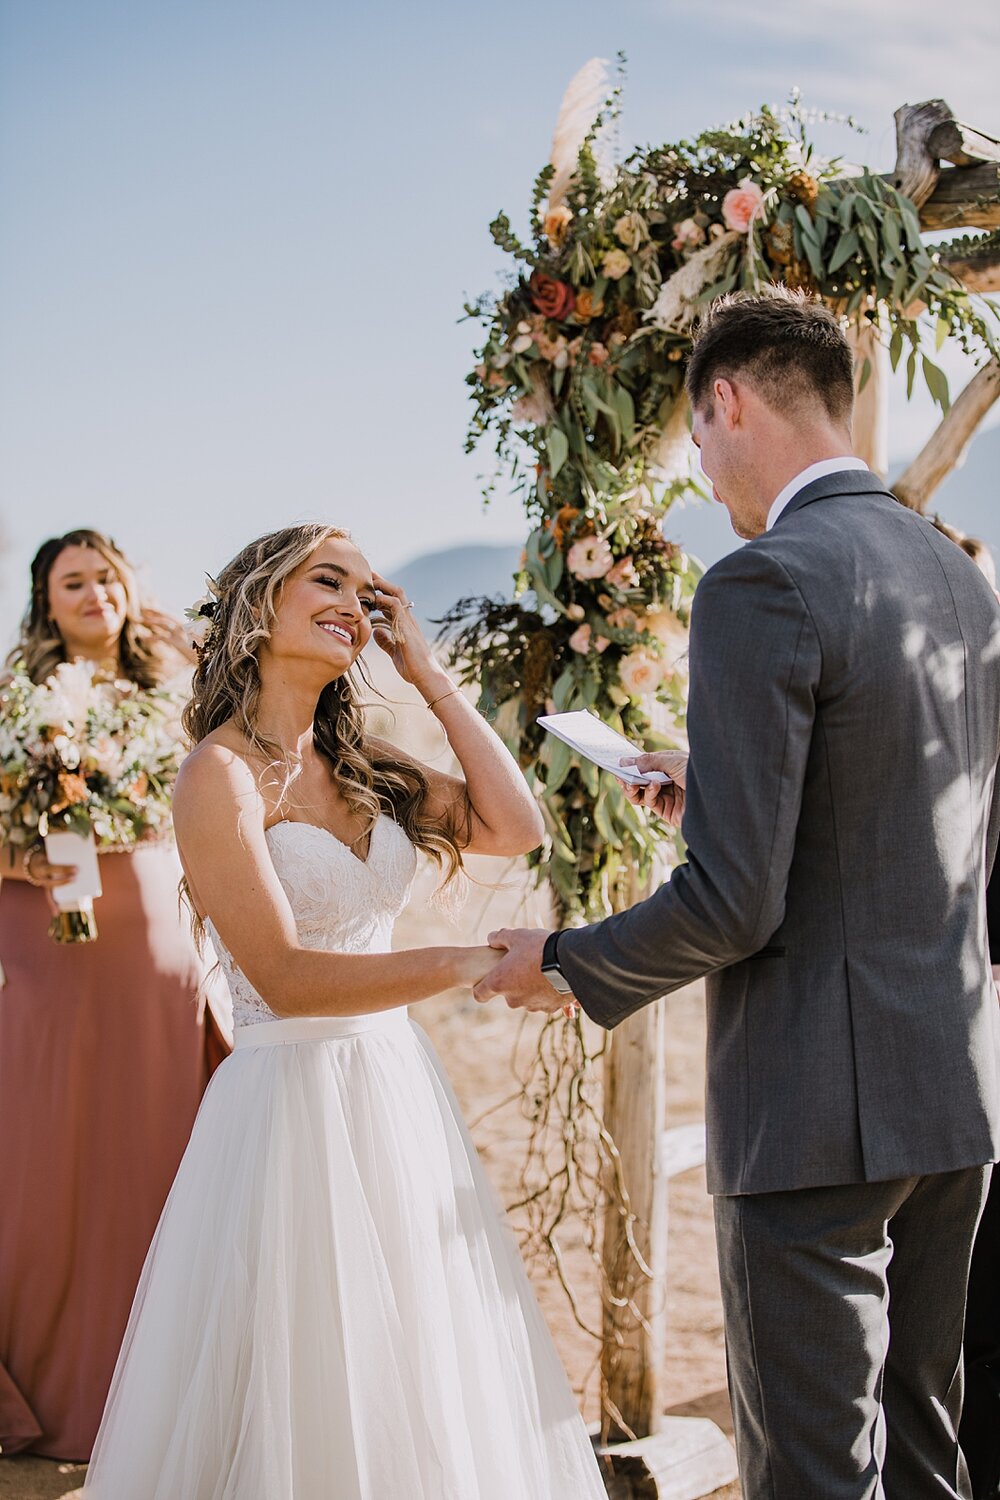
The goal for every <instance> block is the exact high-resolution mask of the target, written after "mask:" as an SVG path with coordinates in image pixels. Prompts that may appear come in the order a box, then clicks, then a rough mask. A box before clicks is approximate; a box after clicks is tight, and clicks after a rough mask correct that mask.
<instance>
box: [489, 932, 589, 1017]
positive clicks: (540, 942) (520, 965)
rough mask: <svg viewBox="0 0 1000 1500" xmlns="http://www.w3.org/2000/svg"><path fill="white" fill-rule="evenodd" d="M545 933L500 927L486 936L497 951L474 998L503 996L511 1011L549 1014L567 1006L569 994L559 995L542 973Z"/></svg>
mask: <svg viewBox="0 0 1000 1500" xmlns="http://www.w3.org/2000/svg"><path fill="white" fill-rule="evenodd" d="M548 935H549V934H548V933H547V932H545V931H544V930H540V929H538V928H527V927H503V928H501V929H500V930H499V931H498V932H491V933H490V935H489V937H488V938H487V940H486V941H487V942H488V943H489V945H490V947H491V948H496V949H497V950H498V963H497V966H496V968H495V969H491V970H490V972H489V973H488V974H487V975H486V976H485V978H483V979H481V980H480V981H479V983H478V984H477V985H476V987H475V989H474V990H473V991H472V993H473V995H474V996H475V997H476V999H477V1000H480V1001H485V1000H492V998H493V996H494V995H503V997H504V999H505V1000H506V1002H507V1004H508V1005H509V1006H510V1008H511V1010H540V1011H544V1012H546V1013H547V1014H550V1015H551V1014H552V1013H553V1012H555V1011H558V1010H566V1009H568V1007H569V1005H570V1004H573V1003H574V1002H573V997H572V995H561V994H560V993H559V991H558V990H555V989H553V988H552V986H551V984H549V981H548V980H547V979H546V977H545V975H544V974H543V973H542V950H543V949H544V947H545V939H546V938H547V937H548ZM500 955H502V956H500Z"/></svg>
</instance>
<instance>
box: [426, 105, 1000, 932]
mask: <svg viewBox="0 0 1000 1500" xmlns="http://www.w3.org/2000/svg"><path fill="white" fill-rule="evenodd" d="M614 108H615V100H612V101H609V104H608V106H607V107H606V110H605V111H604V112H603V113H602V116H601V117H600V118H599V120H598V121H597V122H596V123H595V128H594V130H592V131H591V132H590V134H589V135H588V136H587V138H586V140H585V141H584V142H583V144H582V147H581V149H580V153H579V159H578V163H577V170H576V173H575V175H574V177H573V178H572V180H571V182H570V184H569V188H568V190H567V193H566V196H565V199H564V200H563V201H560V202H557V203H553V202H552V201H551V197H550V189H551V185H552V180H553V172H552V168H551V167H546V168H545V169H543V171H542V172H541V173H540V174H539V176H538V178H537V179H536V181H535V184H534V188H533V191H532V199H531V234H530V238H528V239H524V238H521V237H519V236H518V235H516V234H515V233H514V231H513V229H512V227H511V224H510V221H509V219H508V218H507V216H506V215H504V214H500V215H498V216H497V218H496V219H495V220H494V221H493V224H492V225H491V233H492V235H493V239H494V241H495V243H496V244H497V245H498V246H499V247H500V248H501V249H502V250H503V251H504V252H505V254H507V255H509V256H510V257H511V260H512V262H513V273H514V274H513V278H512V281H511V284H510V285H509V286H508V288H507V290H506V291H505V292H504V293H503V294H502V295H501V296H500V297H499V298H497V299H496V300H493V299H489V298H483V299H480V301H478V302H476V303H473V304H470V305H468V306H467V307H466V309H465V311H466V315H467V316H469V317H471V318H474V319H476V320H477V321H479V322H480V323H481V325H482V326H483V329H484V341H483V343H482V345H481V347H480V349H479V351H478V356H477V357H478V363H477V365H476V368H475V370H474V372H473V373H471V374H470V375H469V376H468V384H469V386H470V391H471V396H472V401H473V414H472V418H471V421H470V425H469V433H468V443H467V446H468V448H469V449H470V450H471V449H473V448H475V447H476V446H478V445H479V444H480V443H481V442H483V441H486V440H490V441H492V443H493V449H494V457H495V460H496V466H497V471H498V472H502V473H505V474H506V475H507V476H508V477H509V478H510V480H511V482H512V483H513V485H514V487H515V489H516V490H518V491H519V492H520V494H521V497H522V499H523V502H524V505H525V509H526V511H527V514H528V516H529V519H530V521H531V523H532V527H533V529H532V531H531V534H530V536H529V538H528V542H527V545H526V548H525V554H524V559H523V564H522V571H521V573H520V575H519V580H518V588H519V590H520V597H521V599H522V600H523V601H524V602H517V603H515V604H513V605H505V606H501V605H499V604H497V603H496V602H495V601H489V600H481V601H472V600H466V601H463V603H462V605H460V606H457V607H456V610H455V611H453V612H452V615H451V616H450V617H449V620H448V622H447V626H446V630H447V631H450V632H451V633H452V634H453V636H454V640H453V646H454V650H455V655H456V660H457V661H459V662H460V663H461V669H462V671H463V672H464V673H465V676H466V678H467V679H468V680H470V681H475V682H477V683H478V684H479V686H480V695H481V696H480V705H481V707H482V709H483V711H484V712H486V713H487V714H488V715H490V717H491V718H493V719H494V722H495V723H496V724H497V726H498V729H500V731H501V733H502V734H503V736H504V738H505V739H506V740H507V742H508V743H509V744H510V746H511V748H512V749H513V750H515V752H516V753H517V755H518V757H519V759H520V763H521V765H522V766H523V767H524V769H525V771H526V773H527V774H528V776H529V778H530V779H532V780H533V782H534V783H535V784H536V785H537V787H538V790H539V793H540V796H541V799H542V805H543V807H544V809H545V816H546V822H547V829H548V839H547V844H546V847H545V849H544V850H543V852H542V855H541V856H540V858H539V869H540V872H541V873H543V874H544V875H546V876H547V877H548V878H549V879H550V880H551V881H552V884H553V886H554V889H555V891H556V893H557V895H558V897H559V900H560V901H561V903H562V905H563V907H564V910H565V911H566V912H567V913H570V914H578V915H586V916H587V917H589V918H593V917H594V916H599V915H602V914H603V913H605V912H607V911H609V910H611V909H612V908H613V907H614V906H615V904H616V903H617V900H618V895H617V889H618V885H619V882H620V881H621V880H622V879H623V878H624V875H625V874H626V873H627V872H628V871H629V870H630V869H635V868H638V870H639V872H640V874H641V873H644V872H645V871H647V870H648V869H649V868H650V862H651V859H652V855H653V852H654V847H655V840H656V838H657V837H658V836H660V835H659V834H654V833H653V832H651V831H650V829H649V828H648V827H647V826H646V824H645V822H644V821H643V820H642V819H641V817H639V816H638V815H637V814H636V813H635V811H634V809H633V808H632V807H631V806H630V805H629V804H628V802H627V801H626V800H625V798H624V796H623V794H622V792H621V789H620V787H619V785H618V783H617V782H615V781H614V780H613V779H612V778H610V777H600V776H599V775H598V773H597V772H596V770H595V769H594V767H593V766H590V765H589V764H580V763H579V762H577V761H575V760H574V759H573V758H572V756H570V755H568V752H567V751H566V749H565V747H560V746H558V745H556V744H555V743H554V742H553V741H552V740H551V738H550V737H545V736H542V735H541V734H540V733H539V731H538V728H537V725H536V723H535V719H536V717H537V715H538V713H540V712H542V711H544V710H545V709H546V708H548V709H551V708H552V707H553V706H554V707H556V708H558V709H570V708H591V709H593V710H594V712H596V713H598V714H599V715H600V716H601V717H602V718H604V719H605V720H607V722H609V723H612V724H614V725H615V727H616V728H619V729H621V730H623V732H624V733H626V734H628V735H630V736H632V737H633V738H635V739H637V740H639V741H641V742H643V743H644V744H646V745H652V744H654V743H656V742H657V735H658V734H659V736H660V739H661V740H662V742H664V743H677V739H678V735H679V734H680V733H681V724H682V721H683V710H684V673H683V660H682V658H683V652H682V650H681V651H678V649H676V646H677V642H678V641H682V637H683V630H684V627H685V625H686V622H687V617H688V609H689V605H690V600H691V596H692V594H693V591H694V587H695V584H696V581H697V575H698V568H697V564H695V563H693V562H692V560H690V559H688V558H686V557H684V555H683V554H682V553H681V552H680V550H679V549H678V548H676V547H672V546H671V544H670V543H668V542H665V541H664V539H663V535H662V523H663V520H664V517H665V515H666V513H667V511H668V509H669V506H670V504H671V503H672V501H673V500H674V499H675V498H677V496H678V495H679V494H682V493H685V492H690V491H692V490H696V489H697V486H696V483H695V481H694V480H692V478H691V475H690V470H689V464H688V461H687V460H686V459H685V460H684V461H683V462H682V463H681V464H680V465H679V466H678V465H677V464H676V462H674V461H673V459H675V457H676V445H674V448H675V451H674V455H673V459H672V458H671V455H669V454H667V453H665V450H664V435H665V433H666V434H667V435H668V436H669V437H671V438H673V437H675V436H676V435H677V432H678V427H679V423H678V420H675V419H677V418H679V417H680V416H682V414H683V408H682V407H681V405H680V403H681V402H683V400H684V394H683V379H684V369H685V363H686V360H687V357H688V354H689V352H690V348H691V332H692V327H693V325H694V323H695V321H696V319H697V317H698V314H699V311H700V309H701V307H702V306H703V305H704V304H705V303H707V302H709V301H710V300H711V299H712V298H714V297H716V296H719V295H721V294H723V293H724V292H728V291H731V290H734V289H737V288H741V289H748V290H756V289H760V288H762V287H764V286H767V285H769V284H773V283H774V282H783V283H784V284H785V285H787V286H790V287H792V288H803V289H805V290H807V291H809V292H811V293H813V294H816V295H819V296H821V297H822V298H823V299H824V300H825V301H826V302H828V303H829V304H830V305H831V306H833V307H834V308H835V309H836V310H838V311H839V313H840V314H841V316H842V317H843V319H844V322H845V324H849V323H855V324H859V323H861V322H863V321H864V322H868V323H871V324H874V325H875V327H876V328H877V329H878V330H879V331H880V333H881V334H882V336H883V337H884V339H885V340H886V342H887V344H888V348H889V355H890V359H891V362H892V366H893V368H894V369H895V368H897V367H898V365H899V363H900V360H901V359H902V358H903V356H904V354H905V355H906V376H907V392H908V394H909V393H911V392H912V390H913V387H914V383H915V381H916V379H917V376H918V374H919V375H921V376H922V378H923V380H924V382H925V383H926V386H927V389H928V390H929V392H930V394H931V396H932V397H933V399H934V400H935V401H936V402H937V404H938V405H939V406H940V407H941V408H942V409H943V410H944V409H947V405H948V399H949V398H948V383H947V380H946V378H945V376H944V373H943V371H942V370H941V369H940V367H939V366H938V365H937V364H936V363H935V361H934V360H933V359H932V358H931V357H930V355H929V354H928V353H927V351H926V349H925V347H924V345H925V342H926V338H927V337H929V336H930V335H931V334H933V339H934V342H935V346H936V348H937V349H940V347H941V345H942V343H943V342H944V341H945V340H946V339H949V338H953V339H957V340H958V341H959V343H960V344H961V345H962V347H963V348H964V349H966V350H968V351H970V352H979V353H981V354H983V355H988V354H995V353H996V352H997V339H996V331H995V318H994V315H993V310H992V308H991V307H990V306H989V304H986V305H985V307H984V306H983V304H982V303H981V302H977V301H976V300H974V299H972V298H970V296H969V295H968V294H967V293H966V292H965V291H964V290H963V288H962V287H961V286H960V285H959V283H958V282H956V281H955V279H954V278H953V277H952V276H950V275H949V274H948V272H947V270H946V269H945V267H944V266H943V265H942V263H941V259H940V253H939V251H937V250H936V249H935V248H934V247H933V246H929V245H926V244H925V243H924V241H923V238H922V236H921V233H920V224H919V220H918V215H917V211H916V209H915V207H914V205H913V204H912V202H910V200H909V199H907V198H905V197H903V196H902V195H901V194H900V193H899V192H897V191H896V189H895V188H893V187H892V186H891V185H890V184H888V183H887V182H885V181H884V180H883V179H882V178H881V177H879V176H877V175H876V174H874V173H872V172H870V171H868V170H862V171H860V172H858V173H856V174H854V175H849V176H848V175H844V174H843V172H842V170H841V166H840V163H839V162H838V161H830V160H821V159H819V158H818V157H817V156H816V153H815V152H814V150H813V147H812V145H811V143H810V141H809V139H808V131H807V125H808V121H809V117H808V116H807V114H806V112H805V111H804V110H803V108H802V106H801V104H800V101H799V99H798V96H797V95H796V96H793V98H792V100H791V102H790V104H789V107H788V108H787V109H786V110H784V111H781V112H777V111H775V110H772V109H769V108H766V107H765V108H763V109H761V110H760V111H759V112H758V113H757V114H755V115H752V116H750V117H749V118H747V119H743V120H738V121H736V122H735V123H733V124H731V125H728V126H726V127H724V128H721V129H716V130H710V131H706V132H704V133H703V134H701V135H700V136H698V137H696V138H695V139H694V140H693V141H680V142H678V143H676V144H673V145H665V146H658V147H647V148H644V149H641V150H637V151H635V152H634V153H633V154H632V155H631V156H630V157H628V159H627V160H626V161H624V162H623V163H622V164H621V165H619V166H618V167H617V168H616V169H615V170H614V171H613V172H612V173H611V174H610V176H604V175H602V172H601V171H600V170H599V168H598V163H597V159H596V156H595V132H596V129H597V126H598V125H599V124H601V123H602V121H603V120H604V119H605V118H607V115H608V113H609V112H610V111H611V110H613V109H614ZM826 118H829V117H826ZM845 123H847V124H848V125H851V126H853V122H852V121H850V120H847V121H846V122H845ZM976 243H977V244H978V243H979V242H978V241H977V242H976ZM870 373H871V370H870V365H868V366H867V367H862V369H861V370H860V371H859V384H862V385H863V384H864V383H865V382H866V381H867V379H868V378H869V376H870ZM680 432H681V437H683V429H682V427H681V428H680ZM669 446H670V445H668V447H669ZM664 464H666V468H664ZM493 482H495V481H493ZM491 483H492V482H491ZM588 549H589V550H588ZM529 601H530V602H529ZM650 622H653V623H654V625H655V630H653V631H651V629H650V628H649V627H650ZM669 622H672V626H671V625H670V623H669Z"/></svg>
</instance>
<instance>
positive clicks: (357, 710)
mask: <svg viewBox="0 0 1000 1500" xmlns="http://www.w3.org/2000/svg"><path fill="white" fill-rule="evenodd" d="M350 539H351V538H350V534H349V532H347V531H343V530H341V529H339V528H338V527H335V526H321V525H319V524H315V523H311V524H303V525H298V526H286V527H284V528H283V529H282V530H281V531H272V532H269V533H268V534H267V535H266V536H261V537H258V538H257V540H256V541H253V542H250V543H249V545H248V546H246V547H244V548H243V550H242V552H239V553H238V554H237V555H236V557H234V558H233V560H232V561H231V562H229V563H227V564H226V566H225V567H224V568H223V570H222V572H221V573H220V574H219V576H218V578H217V579H216V580H215V585H216V590H217V593H216V599H215V612H214V615H213V618H212V627H211V632H210V634H209V636H208V640H207V642H206V644H205V647H204V649H203V650H202V651H201V654H200V659H199V662H198V666H197V669H196V671H195V676H194V687H193V695H192V697H191V700H190V702H189V703H188V705H187V707H186V709H185V710H184V728H185V729H186V731H187V733H188V736H189V737H190V739H191V741H192V743H193V744H198V742H199V741H201V740H203V739H204V738H205V736H206V735H209V734H211V733H212V731H213V730H214V729H218V728H219V727H220V726H221V725H223V724H226V723H229V722H231V723H232V724H233V725H234V726H235V727H236V729H237V730H238V731H239V733H240V734H241V735H242V736H243V739H244V741H245V743H246V746H247V749H248V750H249V751H250V753H251V754H252V755H253V756H254V758H255V759H258V760H259V761H260V762H261V763H262V765H263V766H265V767H268V768H270V767H275V768H283V770H284V782H283V788H282V795H284V792H286V791H287V790H288V787H289V786H290V785H291V783H292V782H293V781H294V779H295V777H296V775H297V774H298V770H299V767H298V766H297V765H296V764H295V763H294V762H293V761H292V760H291V759H290V757H289V755H288V753H287V752H286V751H285V750H284V749H283V748H282V747H281V746H280V745H278V744H277V743H276V742H275V741H273V740H270V739H269V738H268V737H267V736H266V735H264V734H263V733H262V732H261V730H260V727H259V725H258V722H257V709H258V704H259V700H260V667H259V663H258V652H259V651H260V648H261V646H262V645H263V643H264V642H265V641H266V640H267V639H268V638H269V636H270V633H271V628H272V626H273V624H274V621H275V619H276V617H277V613H278V610H279V609H280V607H281V592H282V589H283V587H284V584H285V581H286V580H287V579H288V578H289V577H291V575H292V574H293V573H295V572H296V571H297V570H298V569H299V568H301V567H302V566H303V565H304V564H305V563H306V562H307V561H308V560H309V558H310V557H311V556H312V554H313V553H314V552H315V551H316V548H317V547H320V546H322V544H323V543H324V542H326V541H330V540H335V541H350ZM363 670H364V669H363V667H361V666H360V664H356V666H355V668H353V669H352V671H351V672H348V673H346V674H345V675H344V676H342V677H337V678H335V679H334V680H333V681H332V682H328V683H327V685H326V687H325V688H324V689H323V691H322V692H321V693H320V696H319V700H318V702H317V704H316V712H315V716H314V719H313V740H314V744H315V746H316V749H317V750H318V751H319V752H320V754H321V755H323V756H324V757H325V759H326V760H327V761H328V763H329V765H330V766H331V768H332V770H333V772H334V775H335V776H336V778H337V783H338V786H339V788H340V790H341V792H342V793H343V795H344V798H345V800H346V801H347V804H348V806H349V807H350V808H351V809H352V811H354V812H357V813H361V814H362V815H363V816H364V818H365V819H366V831H367V830H370V829H371V828H372V827H373V826H374V824H375V821H376V819H377V818H378V817H379V815H380V814H381V813H387V814H388V815H389V817H391V818H393V819H394V821H395V822H396V823H398V824H399V826H400V828H401V829H402V830H403V832H404V833H405V834H406V836H407V838H408V839H409V840H410V841H411V843H413V844H415V845H416V846H417V848H418V849H422V850H423V851H424V852H425V853H426V854H428V855H429V856H430V858H431V859H432V860H434V862H435V863H436V864H437V865H438V866H439V867H440V868H443V869H444V871H445V875H446V882H447V881H449V880H451V879H452V877H453V876H454V875H456V874H457V873H458V871H459V870H460V869H461V866H462V855H461V844H460V842H459V836H460V834H461V835H463V836H464V837H465V838H466V839H467V838H468V833H467V832H466V830H465V829H462V830H458V831H456V830H455V829H453V828H451V827H449V826H448V825H446V824H444V823H441V822H440V821H432V820H431V819H429V818H428V817H427V815H426V812H425V806H426V800H427V790H428V782H427V777H426V776H425V774H424V772H423V771H422V770H421V768H420V767H419V766H418V765H416V764H415V763H414V762H413V761H411V760H407V759H406V758H405V757H403V756H399V755H395V754H393V753H392V752H391V751H388V750H386V748H385V747H384V746H382V745H378V744H375V743H373V742H372V741H371V739H370V738H369V737H368V735H367V733H366V731H365V721H364V706H363V703H362V700H361V697H360V694H359V691H358V688H357V685H356V683H355V681H354V675H355V672H356V673H357V674H358V675H361V674H363ZM362 681H363V682H364V683H365V686H366V687H368V688H370V687H371V684H370V683H369V682H368V681H367V679H365V678H364V677H363V676H362Z"/></svg>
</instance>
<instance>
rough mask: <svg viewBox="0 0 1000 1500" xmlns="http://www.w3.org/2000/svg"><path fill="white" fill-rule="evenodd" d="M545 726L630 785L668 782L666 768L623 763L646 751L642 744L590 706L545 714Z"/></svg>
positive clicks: (577, 750) (571, 747) (543, 725)
mask: <svg viewBox="0 0 1000 1500" xmlns="http://www.w3.org/2000/svg"><path fill="white" fill-rule="evenodd" d="M538 722H539V724H541V726H542V728H543V729H547V730H548V731H549V733H550V734H554V735H556V736H557V737H558V738H559V739H561V740H562V741H563V742H564V743H565V744H567V745H569V747H570V749H571V750H575V751H576V753H577V755H582V756H583V757H584V759H586V760H592V761H593V762H594V764H595V766H600V767H601V769H602V770H603V771H610V772H611V774H612V775H613V776H617V777H618V779H619V781H626V782H628V784H629V785H630V786H649V784H650V782H656V784H657V785H658V786H664V785H666V784H667V783H668V782H669V781H670V777H669V776H667V775H666V774H665V773H664V772H663V771H637V770H636V768H635V766H623V765H622V761H623V760H628V759H630V758H631V757H632V756H635V755H644V754H645V753H646V752H645V751H644V750H643V748H642V746H641V745H633V744H632V741H631V740H627V739H626V738H625V736H624V735H623V734H619V733H618V731H617V730H615V729H612V728H611V727H610V725H608V724H605V723H604V721H603V719H599V718H598V717H597V715H596V714H592V713H590V711H589V710H588V709H578V710H577V711H576V712H574V713H569V714H541V715H540V716H539V719H538Z"/></svg>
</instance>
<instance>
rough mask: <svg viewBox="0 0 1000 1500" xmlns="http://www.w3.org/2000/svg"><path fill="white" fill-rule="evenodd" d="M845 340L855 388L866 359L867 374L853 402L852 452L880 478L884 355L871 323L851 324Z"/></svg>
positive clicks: (885, 421)
mask: <svg viewBox="0 0 1000 1500" xmlns="http://www.w3.org/2000/svg"><path fill="white" fill-rule="evenodd" d="M848 339H849V340H850V343H851V347H852V348H853V350H854V370H855V389H857V385H858V383H859V382H860V380H861V373H862V371H863V369H864V366H865V361H866V360H867V361H868V367H869V370H870V372H871V373H870V374H869V376H868V379H867V380H866V382H865V386H864V389H863V390H860V391H858V394H857V398H856V400H855V403H854V451H855V453H856V454H857V455H858V457H859V458H863V459H864V461H865V463H866V464H867V465H868V467H869V468H870V469H871V470H873V471H874V473H876V474H878V475H880V476H881V477H882V478H883V479H884V478H885V476H886V474H888V472H889V382H888V379H887V378H886V377H887V373H888V371H887V365H888V354H887V352H886V349H885V347H884V345H883V343H882V340H881V339H880V338H879V335H878V329H877V328H876V327H875V325H874V323H869V322H868V321H867V320H866V321H865V322H864V323H862V324H861V325H860V326H859V325H858V324H857V323H852V324H851V327H850V329H849V331H848Z"/></svg>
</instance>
